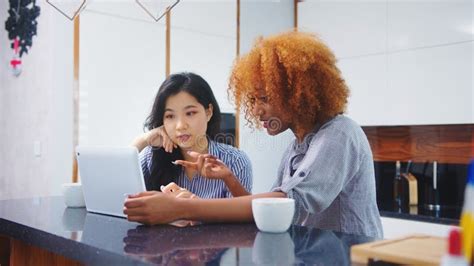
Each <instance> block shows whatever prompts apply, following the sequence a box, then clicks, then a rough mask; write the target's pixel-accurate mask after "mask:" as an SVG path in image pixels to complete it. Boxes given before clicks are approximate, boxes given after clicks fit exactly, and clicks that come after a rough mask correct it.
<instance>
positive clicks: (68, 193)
mask: <svg viewBox="0 0 474 266" xmlns="http://www.w3.org/2000/svg"><path fill="white" fill-rule="evenodd" d="M62 193H63V198H64V203H65V204H66V206H68V207H72V208H80V207H85V206H86V203H85V202H84V195H83V194H82V185H81V184H80V183H65V184H63V185H62Z"/></svg>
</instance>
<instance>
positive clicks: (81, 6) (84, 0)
mask: <svg viewBox="0 0 474 266" xmlns="http://www.w3.org/2000/svg"><path fill="white" fill-rule="evenodd" d="M53 2H57V3H56V5H55V4H54V3H53ZM61 2H66V1H53V0H46V3H48V4H49V5H50V6H52V7H53V8H54V9H56V10H57V11H58V12H59V13H61V15H63V16H65V17H66V18H67V19H69V20H70V21H73V20H74V19H76V17H77V16H79V14H80V13H81V12H82V10H84V9H85V8H86V6H87V0H82V1H80V0H77V1H74V2H77V3H76V4H75V3H73V2H71V1H68V2H66V3H67V4H69V8H64V6H63V7H61V5H59V4H61ZM69 9H72V10H74V11H73V12H72V13H71V12H70V11H71V10H69ZM67 10H69V11H67Z"/></svg>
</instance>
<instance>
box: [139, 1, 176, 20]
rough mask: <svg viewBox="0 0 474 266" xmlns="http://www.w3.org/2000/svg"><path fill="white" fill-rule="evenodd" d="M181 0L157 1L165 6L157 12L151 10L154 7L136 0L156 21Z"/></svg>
mask: <svg viewBox="0 0 474 266" xmlns="http://www.w3.org/2000/svg"><path fill="white" fill-rule="evenodd" d="M179 1H180V0H172V1H170V0H168V1H163V0H160V1H157V2H158V3H162V5H163V7H161V8H158V9H157V10H156V15H155V14H154V13H155V12H153V11H150V9H152V8H147V7H146V4H145V3H142V2H141V1H140V0H135V2H136V3H137V4H138V5H139V6H140V7H141V8H142V9H143V10H144V11H145V12H146V13H147V14H148V15H149V16H150V17H151V18H152V19H153V20H154V21H155V22H158V21H159V20H160V19H161V18H162V17H164V16H165V15H166V13H168V12H169V11H171V9H172V8H173V7H175V6H176V5H177V4H178V3H179Z"/></svg>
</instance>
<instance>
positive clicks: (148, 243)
mask: <svg viewBox="0 0 474 266" xmlns="http://www.w3.org/2000/svg"><path fill="white" fill-rule="evenodd" d="M0 235H4V236H8V237H12V238H15V239H18V240H21V241H23V242H25V243H28V244H32V245H35V246H37V247H41V248H43V249H46V250H49V251H51V252H54V253H57V254H60V255H62V256H65V257H68V258H71V259H74V260H77V261H80V262H82V263H85V264H99V265H117V264H132V265H141V264H172V265H175V264H184V265H187V264H211V265H212V264H232V265H236V264H240V265H252V264H281V265H287V264H293V263H295V264H312V265H314V264H321V265H349V264H350V256H349V251H350V246H351V245H353V244H358V243H364V242H369V241H373V240H375V239H373V238H369V237H365V236H356V235H348V234H343V233H338V232H332V231H325V230H319V229H314V228H307V227H300V226H293V227H291V228H290V230H289V231H288V232H287V233H283V234H268V233H262V232H259V231H258V229H257V228H256V227H255V225H254V224H207V225H206V224H204V225H196V226H190V227H184V228H179V227H175V226H171V225H166V226H143V225H140V224H137V223H132V222H128V221H127V220H125V219H123V218H117V217H111V216H105V215H99V214H93V213H88V212H87V211H86V210H85V209H84V208H66V207H65V205H64V203H63V201H62V198H61V197H46V198H33V199H17V200H3V201H0Z"/></svg>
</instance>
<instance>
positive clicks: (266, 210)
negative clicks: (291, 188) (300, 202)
mask: <svg viewBox="0 0 474 266" xmlns="http://www.w3.org/2000/svg"><path fill="white" fill-rule="evenodd" d="M252 213H253V218H254V220H255V223H256V224H257V228H258V229H259V230H260V231H262V232H267V233H283V232H286V231H287V230H288V228H289V227H290V225H291V222H292V221H293V216H294V213H295V200H294V199H289V198H259V199H253V200H252Z"/></svg>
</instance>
